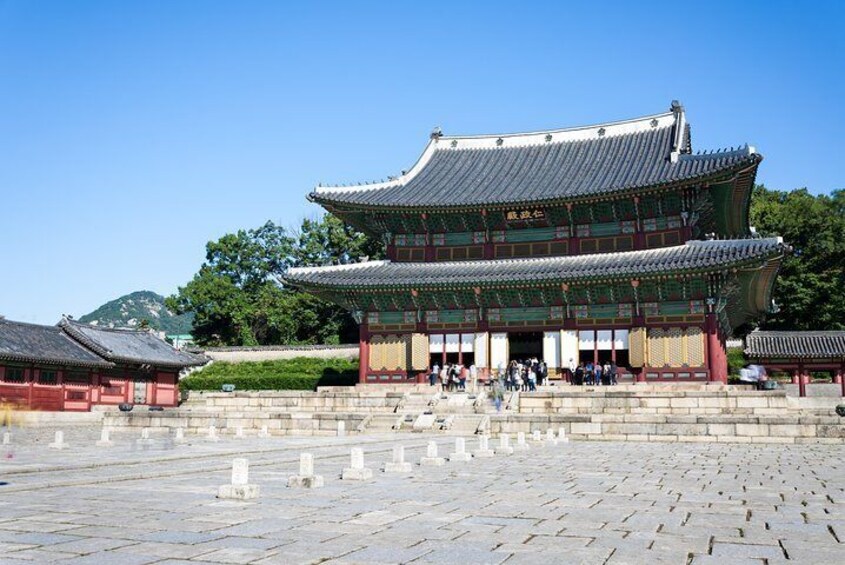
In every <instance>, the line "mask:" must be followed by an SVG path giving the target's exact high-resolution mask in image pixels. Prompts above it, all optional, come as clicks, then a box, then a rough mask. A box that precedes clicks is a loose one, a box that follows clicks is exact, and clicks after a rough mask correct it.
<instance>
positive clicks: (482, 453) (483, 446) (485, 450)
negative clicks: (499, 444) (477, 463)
mask: <svg viewBox="0 0 845 565" xmlns="http://www.w3.org/2000/svg"><path fill="white" fill-rule="evenodd" d="M493 455H495V453H494V452H493V450H492V449H490V446H489V445H488V438H487V436H486V435H481V436H478V449H476V450H475V451H473V452H472V456H473V457H493Z"/></svg>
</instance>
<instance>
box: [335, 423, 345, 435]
mask: <svg viewBox="0 0 845 565" xmlns="http://www.w3.org/2000/svg"><path fill="white" fill-rule="evenodd" d="M345 435H346V422H344V421H343V420H338V421H337V436H338V437H343V436H345Z"/></svg>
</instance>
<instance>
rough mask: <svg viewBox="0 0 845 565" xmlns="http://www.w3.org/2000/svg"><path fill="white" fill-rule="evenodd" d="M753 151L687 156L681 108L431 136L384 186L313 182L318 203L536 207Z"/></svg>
mask: <svg viewBox="0 0 845 565" xmlns="http://www.w3.org/2000/svg"><path fill="white" fill-rule="evenodd" d="M761 159H762V157H761V156H760V155H759V154H757V153H756V152H755V150H754V148H753V147H749V146H744V147H741V148H739V149H736V150H733V149H732V150H728V151H721V152H715V153H713V152H711V153H705V154H697V155H693V154H690V137H689V130H688V125H687V123H686V118H685V115H684V111H683V108H682V107H681V106H680V105H679V104H673V107H672V111H670V112H667V113H663V114H657V115H653V116H646V117H644V118H638V119H634V120H628V121H623V122H614V123H609V124H601V125H594V126H588V127H580V128H573V129H565V130H551V131H544V132H535V133H528V134H509V135H494V136H478V137H449V136H441V135H439V134H433V135H432V138H431V140H430V142H429V144H428V146H427V147H426V149H425V151H424V152H423V154H422V156H421V157H420V159H419V161H417V163H416V164H415V165H414V167H413V168H412V169H411V170H410V171H409V172H407V173H405V172H403V174H402V175H401V176H399V177H398V178H395V179H392V180H389V181H387V182H382V183H375V184H363V185H355V186H340V187H338V186H336V187H318V188H316V189H315V190H314V192H312V193H311V194H310V195H309V198H311V199H312V200H314V201H316V202H320V203H323V204H332V203H335V204H341V205H343V204H347V205H353V206H367V207H388V208H390V207H398V208H404V207H407V208H442V207H457V206H482V205H487V206H490V205H505V204H517V203H529V202H531V203H540V202H554V201H562V200H571V199H578V198H582V197H587V196H593V195H599V194H605V193H612V192H620V191H625V190H633V189H639V188H646V187H653V186H661V185H665V184H671V183H676V182H682V181H690V180H694V179H698V178H704V177H712V176H714V175H720V174H722V173H729V172H733V171H738V170H741V169H744V168H747V167H750V166H753V165H756V164H757V163H758V162H759V161H760V160H761Z"/></svg>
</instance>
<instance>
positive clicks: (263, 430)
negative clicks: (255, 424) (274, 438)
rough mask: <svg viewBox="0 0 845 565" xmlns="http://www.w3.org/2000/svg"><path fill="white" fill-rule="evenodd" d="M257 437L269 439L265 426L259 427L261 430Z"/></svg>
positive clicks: (268, 432)
mask: <svg viewBox="0 0 845 565" xmlns="http://www.w3.org/2000/svg"><path fill="white" fill-rule="evenodd" d="M258 437H270V431H269V430H268V429H267V426H261V430H259V432H258Z"/></svg>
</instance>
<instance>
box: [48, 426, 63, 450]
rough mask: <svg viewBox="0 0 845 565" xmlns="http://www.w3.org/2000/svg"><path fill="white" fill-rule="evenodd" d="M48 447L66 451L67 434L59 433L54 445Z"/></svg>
mask: <svg viewBox="0 0 845 565" xmlns="http://www.w3.org/2000/svg"><path fill="white" fill-rule="evenodd" d="M47 447H49V448H50V449H64V448H65V447H67V444H66V443H65V433H64V432H63V431H61V430H59V431H57V432H56V436H55V439H54V440H53V443H51V444H50V445H48V446H47Z"/></svg>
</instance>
